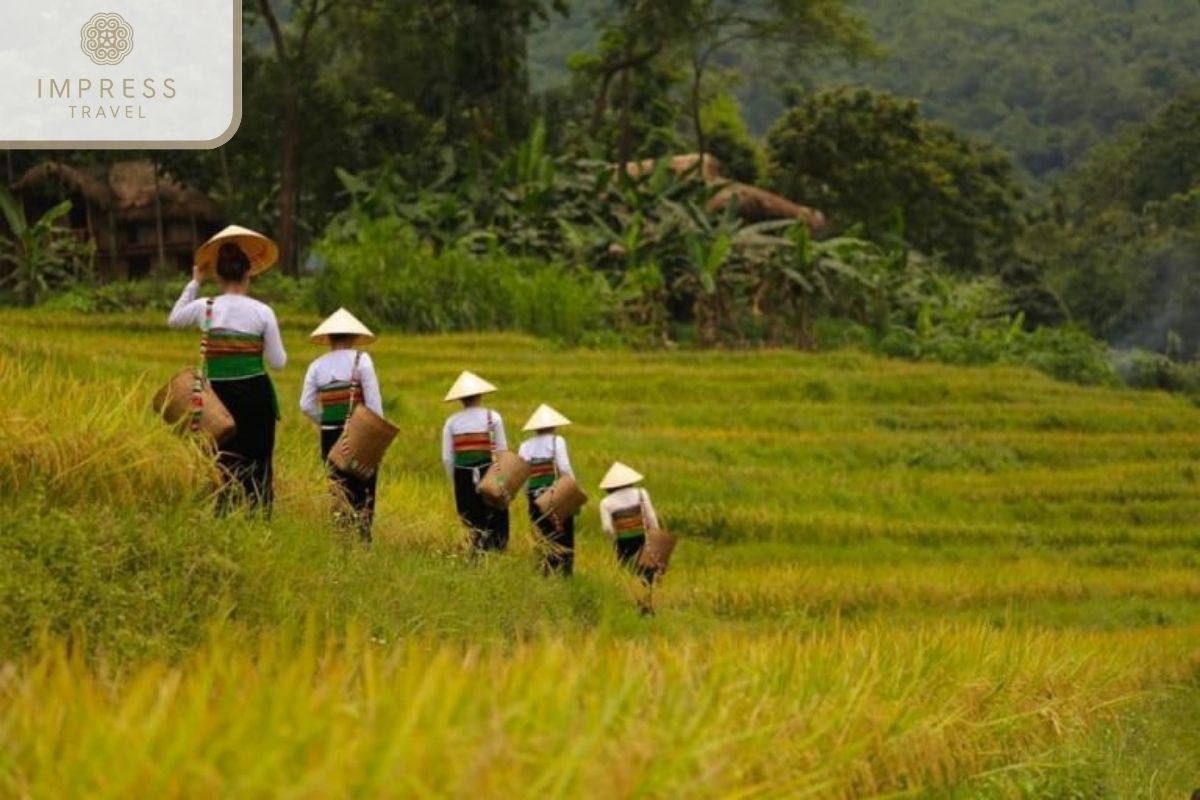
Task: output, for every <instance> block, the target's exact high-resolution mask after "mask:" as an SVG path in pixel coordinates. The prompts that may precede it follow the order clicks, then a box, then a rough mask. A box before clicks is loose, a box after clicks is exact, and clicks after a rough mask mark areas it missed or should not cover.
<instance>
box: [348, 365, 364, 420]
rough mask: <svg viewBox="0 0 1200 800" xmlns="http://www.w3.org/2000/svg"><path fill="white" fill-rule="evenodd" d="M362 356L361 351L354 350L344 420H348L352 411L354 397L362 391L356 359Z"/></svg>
mask: <svg viewBox="0 0 1200 800" xmlns="http://www.w3.org/2000/svg"><path fill="white" fill-rule="evenodd" d="M360 358H362V351H361V350H355V351H354V366H353V367H351V368H350V403H349V405H347V406H346V422H349V421H350V415H351V414H353V413H354V398H355V397H357V396H358V393H359V392H361V391H362V379H361V376H360V375H359V372H358V360H359V359H360Z"/></svg>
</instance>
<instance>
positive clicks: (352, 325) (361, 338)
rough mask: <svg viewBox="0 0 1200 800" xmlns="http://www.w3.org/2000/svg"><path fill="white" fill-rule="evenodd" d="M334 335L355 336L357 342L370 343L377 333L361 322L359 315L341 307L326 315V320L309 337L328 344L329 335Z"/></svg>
mask: <svg viewBox="0 0 1200 800" xmlns="http://www.w3.org/2000/svg"><path fill="white" fill-rule="evenodd" d="M334 335H336V336H353V337H355V339H354V343H355V344H370V343H371V342H373V341H375V334H373V333H371V329H370V328H368V327H367V326H366V325H363V324H362V323H361V322H359V321H358V317H356V316H354V315H353V314H351V313H350V312H349V311H347V310H346V309H344V308H339V309H338V310H337V311H335V312H333V313H332V314H330V315H329V316H328V317H326V318H325V321H324V322H322V323H321V324H320V325H318V326H317V328H316V330H314V331H313V332H312V333H310V334H309V335H308V338H310V339H312V340H313V341H314V342H325V343H326V344H328V343H329V337H330V336H334Z"/></svg>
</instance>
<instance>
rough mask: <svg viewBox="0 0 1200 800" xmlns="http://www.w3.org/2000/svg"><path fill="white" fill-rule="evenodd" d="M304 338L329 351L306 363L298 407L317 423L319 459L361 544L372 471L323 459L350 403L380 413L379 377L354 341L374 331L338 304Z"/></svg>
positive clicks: (367, 339)
mask: <svg viewBox="0 0 1200 800" xmlns="http://www.w3.org/2000/svg"><path fill="white" fill-rule="evenodd" d="M309 338H310V339H312V340H313V341H314V342H320V343H323V344H327V345H329V352H328V353H325V354H324V355H322V356H320V357H319V358H317V359H316V360H315V361H313V362H312V363H311V364H310V365H309V366H308V372H307V373H306V374H305V376H304V389H303V391H302V392H301V394H300V410H301V411H303V412H304V414H305V415H306V416H307V417H308V418H309V419H311V420H312V421H313V422H315V423H316V424H317V425H318V426H319V427H320V429H321V460H322V461H324V462H325V468H326V471H327V472H328V474H329V480H330V482H331V483H332V484H333V488H334V490H335V491H336V492H337V493H338V494H339V495H341V497H342V498H343V499H344V500H345V501H346V503H347V505H349V507H350V513H351V518H352V522H353V526H354V528H355V529H356V530H357V531H358V535H359V537H360V538H361V539H362V540H363V542H364V543H365V544H370V543H371V524H372V522H373V521H374V519H375V489H376V479H377V473H375V472H372V473H371V476H370V477H369V478H364V477H362V476H361V475H357V474H355V473H352V472H348V471H345V470H342V469H339V468H338V467H337V466H335V465H334V464H333V463H332V462H331V461H330V460H329V451H330V450H331V449H332V448H333V446H334V445H335V444H336V443H337V441H338V438H339V437H340V436H341V435H342V429H343V428H344V427H345V426H346V422H347V420H348V419H349V417H350V412H351V409H352V408H353V406H355V405H358V404H359V403H362V404H364V405H366V407H367V408H369V409H371V410H372V411H374V412H375V413H376V414H378V415H379V416H381V417H382V416H383V400H382V398H381V396H380V392H379V380H378V378H377V377H376V375H375V364H374V363H373V362H372V361H371V356H370V354H368V353H366V352H363V351H362V350H359V349H358V348H359V347H362V346H363V345H366V344H370V343H371V342H373V341H375V334H373V333H371V331H370V329H368V328H367V326H366V325H363V324H362V323H361V322H359V321H358V319H357V318H356V317H355V316H354V315H353V314H351V313H350V312H349V311H347V310H346V309H344V308H339V309H338V310H337V311H335V312H333V313H332V314H331V315H329V317H328V318H327V319H326V320H325V321H324V322H322V323H321V324H320V325H318V326H317V328H316V330H314V331H313V332H312V333H311V334H309Z"/></svg>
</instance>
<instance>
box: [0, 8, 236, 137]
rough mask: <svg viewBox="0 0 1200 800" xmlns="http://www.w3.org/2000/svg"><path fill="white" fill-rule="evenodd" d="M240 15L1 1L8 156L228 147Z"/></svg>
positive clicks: (0, 67)
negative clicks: (32, 151)
mask: <svg viewBox="0 0 1200 800" xmlns="http://www.w3.org/2000/svg"><path fill="white" fill-rule="evenodd" d="M241 16H242V15H241V0H35V1H34V2H24V1H23V0H4V10H3V11H0V74H2V75H4V80H3V81H0V148H43V149H53V148H158V147H162V148H208V147H217V146H219V145H222V144H224V143H225V142H227V141H228V140H229V139H230V138H232V137H233V134H234V133H235V132H236V131H237V127H238V123H239V122H241V116H242V35H241V22H242V19H241Z"/></svg>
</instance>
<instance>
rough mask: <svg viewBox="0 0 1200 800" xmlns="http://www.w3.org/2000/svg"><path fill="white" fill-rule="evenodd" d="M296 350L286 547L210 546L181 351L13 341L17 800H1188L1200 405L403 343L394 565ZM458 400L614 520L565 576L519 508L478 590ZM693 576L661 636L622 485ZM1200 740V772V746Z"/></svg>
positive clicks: (212, 538)
mask: <svg viewBox="0 0 1200 800" xmlns="http://www.w3.org/2000/svg"><path fill="white" fill-rule="evenodd" d="M318 321H319V320H318V319H316V318H315V317H313V318H310V317H306V316H304V315H301V314H292V315H285V316H284V318H283V319H282V322H283V326H284V341H285V345H286V346H287V347H288V351H289V364H288V367H287V368H286V369H285V370H284V371H283V372H282V373H280V374H278V375H277V376H276V383H277V386H278V389H279V395H280V399H281V403H282V405H283V421H282V422H281V426H280V429H279V445H278V451H277V456H276V470H277V479H276V481H277V482H276V491H277V499H276V511H275V515H274V517H273V518H272V520H271V521H270V522H264V521H262V520H257V519H253V518H245V517H240V516H237V515H235V516H233V517H229V518H226V519H222V520H219V521H218V520H215V519H213V518H212V515H211V513H210V502H211V497H210V496H209V489H210V477H211V470H210V466H209V465H208V463H207V461H206V459H205V457H204V455H203V454H202V453H201V452H199V451H198V450H196V449H195V448H194V447H191V446H190V445H189V444H188V443H187V442H186V441H185V440H182V439H179V438H177V437H175V436H174V435H172V434H171V433H170V432H169V431H167V430H166V428H165V426H163V425H162V424H161V423H160V422H159V421H158V420H157V419H156V418H155V417H154V415H153V413H152V412H151V411H150V409H149V398H150V397H151V396H152V395H153V393H154V390H155V389H156V388H157V386H158V385H159V384H160V383H162V382H164V381H165V380H166V379H167V377H169V376H170V375H171V374H172V373H173V372H174V371H176V370H178V369H179V368H181V367H183V366H185V365H186V364H188V363H189V362H192V361H194V360H195V357H196V351H197V338H198V337H197V336H196V335H194V334H192V333H190V332H178V331H169V330H167V329H166V328H165V321H164V320H162V319H160V318H159V317H158V316H146V315H133V314H131V315H121V316H111V317H110V316H105V317H96V318H87V317H82V316H69V315H55V314H49V313H46V312H11V311H9V312H5V313H4V314H3V315H2V316H0V382H2V383H3V385H4V387H5V388H6V390H7V391H6V395H7V396H8V398H7V401H6V410H5V412H4V421H3V422H4V424H3V425H2V426H0V496H2V497H4V498H5V502H4V504H3V505H2V506H0V531H3V535H0V797H20V798H25V797H29V798H43V797H45V798H50V797H55V798H57V797H71V796H78V797H112V798H119V797H129V796H133V795H139V796H142V795H144V796H156V797H226V796H236V797H322V798H324V797H364V796H370V797H464V798H476V797H484V798H490V797H496V798H501V797H503V798H508V797H589V798H590V797H597V798H599V797H603V798H608V797H630V798H632V797H639V798H641V797H653V798H658V797H663V798H666V797H713V798H716V797H720V798H729V797H739V798H741V797H745V798H750V797H754V798H759V797H762V798H774V797H813V798H862V797H955V798H958V797H988V798H991V797H997V798H999V797H1047V798H1049V797H1088V798H1103V797H1111V798H1127V797H1144V798H1160V797H1161V798H1169V797H1188V796H1189V795H1190V792H1191V790H1192V789H1194V788H1196V787H1198V786H1200V766H1197V762H1196V760H1195V757H1194V754H1195V753H1196V752H1200V723H1197V722H1196V721H1195V720H1196V719H1197V718H1200V714H1197V713H1196V712H1197V711H1200V702H1198V701H1197V699H1196V698H1197V694H1196V689H1197V679H1198V678H1200V644H1198V643H1200V603H1198V602H1197V601H1198V600H1200V529H1198V527H1197V525H1196V522H1195V520H1196V519H1197V511H1198V492H1197V490H1198V477H1197V469H1198V466H1200V409H1197V408H1196V407H1195V406H1193V405H1192V404H1190V403H1188V402H1187V401H1186V400H1184V399H1182V398H1179V397H1172V396H1169V395H1165V394H1161V393H1149V392H1133V391H1127V390H1116V389H1107V388H1106V389H1100V388H1082V387H1078V386H1072V385H1068V384H1063V383H1058V382H1055V381H1053V380H1051V379H1049V378H1046V377H1044V376H1042V375H1039V374H1037V373H1034V372H1030V371H1024V370H1015V369H998V368H989V369H960V368H948V367H943V366H937V365H924V364H911V363H906V362H897V361H883V360H879V359H875V358H872V357H870V356H867V355H864V354H861V353H857V352H852V351H844V352H832V353H824V354H801V353H794V352H786V351H762V352H717V353H699V352H672V351H653V352H631V351H591V350H573V349H563V348H559V347H556V346H555V345H553V344H550V343H546V342H542V341H537V340H533V339H529V338H525V337H521V336H515V335H508V334H488V335H458V336H436V337H407V336H400V335H390V334H389V333H388V332H387V331H382V332H381V337H380V341H379V342H378V343H377V344H376V345H374V346H372V354H373V357H374V360H375V363H376V366H377V369H378V371H379V374H380V379H381V384H382V388H383V394H384V403H385V409H386V411H387V415H388V417H389V418H391V419H392V420H393V421H395V422H396V423H397V424H399V426H400V428H401V433H400V436H399V437H398V439H397V440H396V442H395V443H394V444H393V446H392V449H391V451H390V452H389V455H388V459H387V461H386V463H385V465H384V469H383V472H382V475H381V478H380V497H379V503H378V509H377V515H378V518H377V522H376V530H375V534H376V544H375V545H374V546H373V547H372V548H371V549H370V550H364V549H362V548H358V547H356V546H350V545H349V544H348V543H347V542H345V541H344V540H342V539H341V538H339V536H338V535H337V534H336V533H335V531H334V530H333V529H332V527H331V526H330V524H329V522H328V511H329V500H328V495H327V492H326V490H325V486H324V481H323V478H322V473H321V469H320V465H319V463H318V460H317V459H318V450H317V442H316V433H315V431H314V429H313V428H312V426H311V425H310V424H309V423H308V421H307V420H305V419H303V418H302V415H301V414H300V413H299V410H298V408H297V406H296V403H297V402H298V398H299V390H300V383H301V381H302V379H303V374H304V370H305V368H306V366H307V364H308V362H309V361H310V360H311V359H312V358H315V357H316V356H317V355H319V354H320V352H321V350H320V349H319V348H318V347H317V346H315V345H312V344H311V343H309V342H308V341H307V332H308V331H309V330H311V329H312V327H314V326H315V325H316V323H317V322H318ZM462 369H470V370H472V371H474V372H477V373H479V374H481V375H482V376H484V377H485V378H487V379H488V380H490V381H492V382H493V383H495V384H496V385H497V386H498V387H499V388H500V391H499V392H498V393H496V394H495V395H493V396H492V399H493V400H494V402H493V406H494V407H495V408H496V409H497V410H499V411H500V413H501V414H502V415H503V417H504V420H505V422H506V425H507V428H508V434H509V439H510V442H513V443H514V445H515V443H516V442H518V441H520V439H521V436H522V435H521V433H520V427H521V425H522V424H523V422H524V420H525V419H526V418H527V417H528V415H529V414H530V413H531V412H532V411H533V409H534V408H535V407H536V406H537V405H538V404H540V403H543V402H545V403H550V404H551V405H553V406H554V407H555V408H557V409H558V410H560V411H562V412H563V413H565V414H566V415H567V416H568V417H570V418H571V419H572V420H574V422H575V424H574V425H573V426H571V427H570V428H567V429H565V430H564V434H565V435H566V436H567V439H568V442H569V444H570V448H571V455H572V460H573V462H574V465H575V468H576V472H577V474H578V475H579V477H580V481H581V485H583V487H584V488H585V490H586V491H588V493H589V495H590V496H591V497H592V502H590V503H589V505H588V506H587V507H586V508H585V510H584V512H583V515H582V517H581V518H580V520H579V523H578V528H577V530H578V534H577V538H578V543H579V544H578V551H579V553H578V560H577V567H576V569H577V575H576V577H575V578H574V579H573V580H571V581H562V580H557V579H551V580H548V579H543V578H542V577H541V576H540V575H538V573H537V571H536V569H535V566H534V554H533V549H532V546H531V540H530V538H529V536H528V534H527V527H528V526H527V524H526V523H525V521H524V517H523V505H524V503H523V501H522V500H519V501H518V503H517V504H516V505H515V506H514V514H513V523H514V524H513V532H514V541H513V544H512V546H511V548H510V551H509V552H508V553H506V554H504V555H502V556H498V557H491V558H487V559H485V560H483V561H475V560H472V559H468V558H466V557H465V552H464V537H463V535H462V532H461V531H460V529H459V526H458V524H457V521H456V519H455V516H454V512H453V502H452V496H451V492H450V488H449V486H448V485H447V481H446V479H445V476H444V473H443V472H442V468H441V464H440V461H439V456H440V450H439V448H440V432H441V425H442V422H443V421H444V419H445V416H446V415H447V414H448V413H449V412H450V411H451V410H452V408H451V407H450V406H449V405H448V404H443V403H442V402H441V397H442V396H443V395H444V394H445V391H446V389H447V388H448V386H449V385H450V383H451V382H452V381H453V380H454V378H455V377H456V376H457V374H458V373H459V371H461V370H462ZM616 459H619V460H622V461H624V462H626V463H628V464H630V465H632V466H634V467H635V468H636V469H638V470H639V471H640V472H642V473H643V474H645V475H646V476H647V479H646V482H645V485H646V487H647V488H648V489H649V490H650V492H651V493H652V495H653V498H654V501H655V506H656V507H657V508H658V510H659V513H660V515H661V516H662V517H663V519H664V522H665V523H666V524H667V526H668V527H670V528H671V529H672V530H674V531H675V532H676V533H678V534H679V535H680V537H681V540H682V541H681V544H680V547H679V550H678V551H677V555H676V558H675V560H674V561H673V563H672V566H671V571H670V573H669V574H668V576H667V578H666V580H665V582H664V584H663V586H662V587H661V588H660V589H659V590H658V591H657V593H656V606H657V608H658V614H657V616H655V617H653V618H650V619H645V618H642V617H640V616H638V614H637V613H636V607H635V603H634V593H635V589H634V587H633V586H632V585H631V583H630V582H629V580H628V579H627V578H626V577H625V576H624V575H623V574H622V573H620V572H618V571H617V570H616V569H615V567H614V565H613V564H612V557H611V553H610V551H609V550H608V547H607V544H606V541H605V539H604V537H603V535H602V533H601V532H600V528H599V520H598V516H597V514H596V510H595V507H596V503H597V502H598V499H599V496H600V494H601V493H600V491H599V490H598V488H597V487H596V484H597V483H598V481H599V478H600V477H601V476H602V475H603V473H604V471H605V470H606V469H607V467H608V465H609V464H610V463H611V462H612V461H613V460H616ZM1192 745H1194V746H1192Z"/></svg>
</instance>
